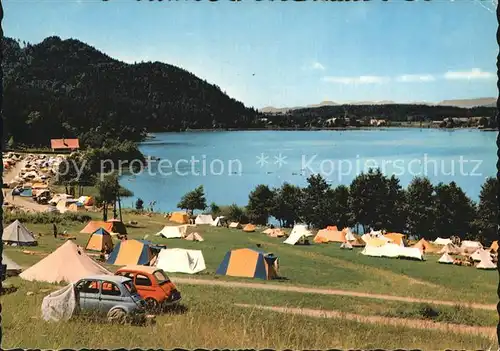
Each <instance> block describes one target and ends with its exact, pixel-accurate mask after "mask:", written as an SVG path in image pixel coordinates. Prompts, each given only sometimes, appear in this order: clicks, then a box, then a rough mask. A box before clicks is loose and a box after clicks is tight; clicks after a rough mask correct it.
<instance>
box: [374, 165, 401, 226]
mask: <svg viewBox="0 0 500 351" xmlns="http://www.w3.org/2000/svg"><path fill="white" fill-rule="evenodd" d="M385 180H386V191H387V193H386V194H387V195H386V196H385V201H384V203H383V206H382V213H381V218H380V220H381V222H382V223H383V224H384V227H385V228H386V229H388V230H390V231H393V232H399V233H400V232H405V231H406V229H407V223H406V206H405V204H406V201H405V200H406V199H405V191H404V189H403V188H402V187H401V185H400V183H399V179H398V178H396V177H395V176H394V175H392V176H391V177H390V178H389V179H387V178H385Z"/></svg>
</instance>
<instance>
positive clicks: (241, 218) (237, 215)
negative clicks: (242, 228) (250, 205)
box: [228, 204, 247, 222]
mask: <svg viewBox="0 0 500 351" xmlns="http://www.w3.org/2000/svg"><path fill="white" fill-rule="evenodd" d="M228 212H229V219H230V220H232V221H236V222H246V220H247V216H246V214H245V209H244V208H241V207H240V206H238V205H236V204H232V205H231V206H229V209H228Z"/></svg>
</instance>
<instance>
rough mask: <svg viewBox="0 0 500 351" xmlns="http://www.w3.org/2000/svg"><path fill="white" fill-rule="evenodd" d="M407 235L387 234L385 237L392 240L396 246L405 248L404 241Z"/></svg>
mask: <svg viewBox="0 0 500 351" xmlns="http://www.w3.org/2000/svg"><path fill="white" fill-rule="evenodd" d="M405 236H406V235H404V234H400V233H387V234H385V235H384V237H386V238H387V239H390V240H391V242H393V243H394V244H398V245H400V246H404V242H403V239H404V238H405Z"/></svg>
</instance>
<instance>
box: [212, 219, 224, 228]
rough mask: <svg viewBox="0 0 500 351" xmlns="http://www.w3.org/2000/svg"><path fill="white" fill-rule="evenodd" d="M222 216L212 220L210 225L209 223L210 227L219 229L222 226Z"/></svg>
mask: <svg viewBox="0 0 500 351" xmlns="http://www.w3.org/2000/svg"><path fill="white" fill-rule="evenodd" d="M224 218H225V217H224V216H219V217H217V218H216V219H214V220H213V222H212V223H210V225H211V226H212V227H221V226H222V222H223V221H224Z"/></svg>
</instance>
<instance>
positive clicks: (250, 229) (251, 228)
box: [243, 223, 255, 232]
mask: <svg viewBox="0 0 500 351" xmlns="http://www.w3.org/2000/svg"><path fill="white" fill-rule="evenodd" d="M243 231H244V232H254V231H255V226H254V225H253V224H250V223H248V224H247V225H246V226H245V227H244V228H243Z"/></svg>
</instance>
